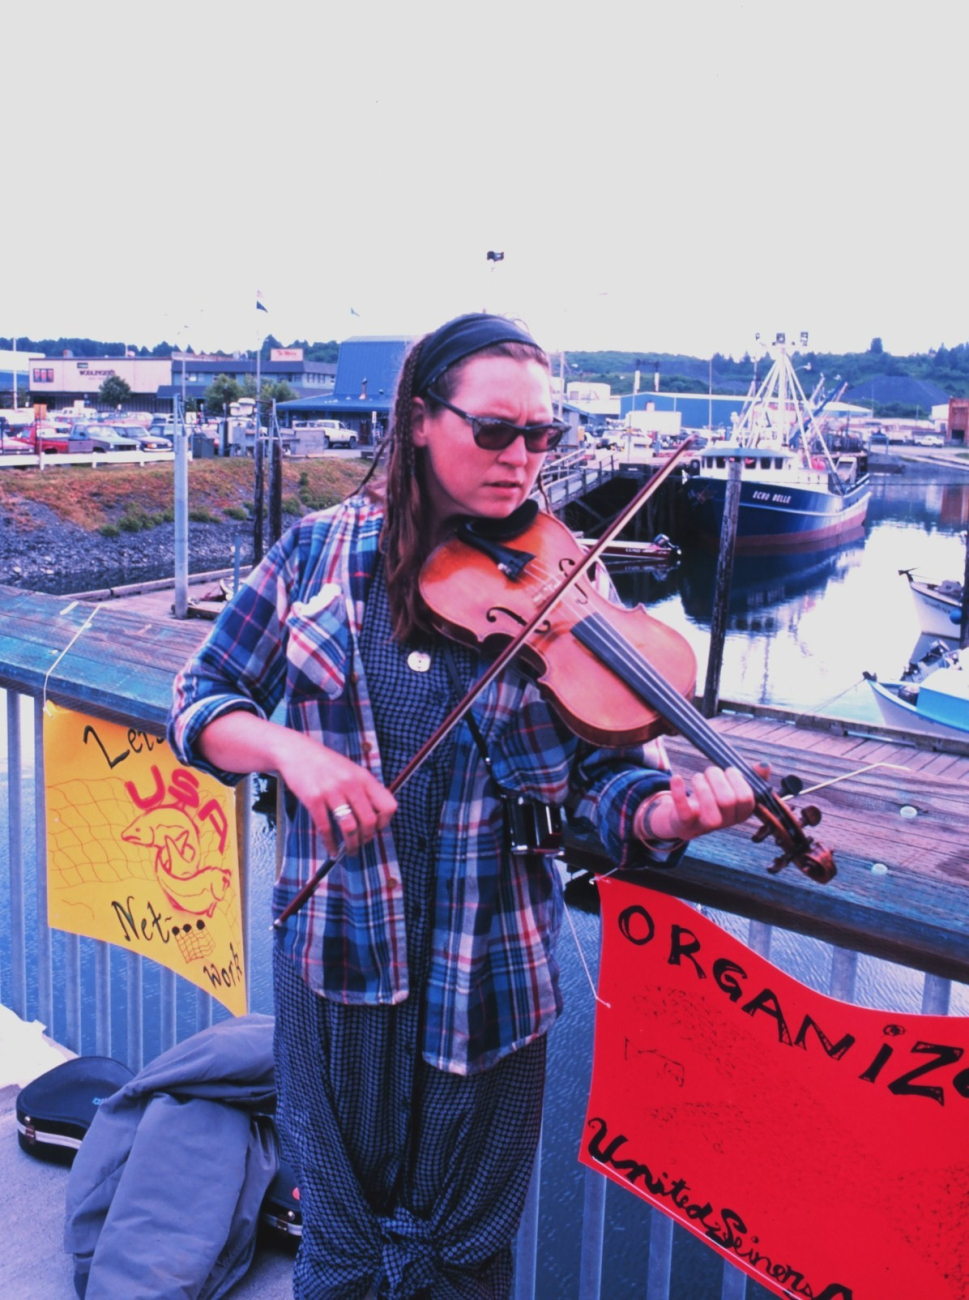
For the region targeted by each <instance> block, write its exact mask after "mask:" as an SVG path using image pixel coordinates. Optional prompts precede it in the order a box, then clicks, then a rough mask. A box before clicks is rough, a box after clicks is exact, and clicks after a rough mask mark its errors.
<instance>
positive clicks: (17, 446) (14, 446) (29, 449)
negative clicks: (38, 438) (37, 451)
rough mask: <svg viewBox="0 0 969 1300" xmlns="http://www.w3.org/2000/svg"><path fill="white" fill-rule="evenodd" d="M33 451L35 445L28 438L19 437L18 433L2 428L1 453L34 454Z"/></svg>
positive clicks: (5, 454)
mask: <svg viewBox="0 0 969 1300" xmlns="http://www.w3.org/2000/svg"><path fill="white" fill-rule="evenodd" d="M33 453H34V448H33V445H32V444H31V443H29V442H28V441H27V440H26V438H18V437H17V435H16V434H13V433H7V432H6V431H5V430H0V455H3V456H32V455H33Z"/></svg>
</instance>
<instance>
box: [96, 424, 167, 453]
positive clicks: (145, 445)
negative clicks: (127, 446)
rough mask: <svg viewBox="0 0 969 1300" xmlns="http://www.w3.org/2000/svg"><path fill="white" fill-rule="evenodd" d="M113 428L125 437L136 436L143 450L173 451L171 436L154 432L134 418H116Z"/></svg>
mask: <svg viewBox="0 0 969 1300" xmlns="http://www.w3.org/2000/svg"><path fill="white" fill-rule="evenodd" d="M111 428H112V429H117V431H118V432H119V433H120V434H121V435H122V437H124V438H134V440H135V441H136V442H137V444H138V446H139V447H140V448H141V450H142V451H171V449H172V439H171V437H167V438H166V437H164V436H163V435H162V434H161V433H158V432H153V431H152V430H151V429H150V428H147V427H146V426H145V425H144V424H140V423H135V422H134V421H133V420H116V421H115V422H114V423H113V424H112V425H111Z"/></svg>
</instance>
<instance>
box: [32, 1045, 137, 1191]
mask: <svg viewBox="0 0 969 1300" xmlns="http://www.w3.org/2000/svg"><path fill="white" fill-rule="evenodd" d="M133 1078H134V1074H133V1072H132V1071H131V1070H129V1069H128V1067H127V1066H126V1065H122V1064H121V1062H120V1061H115V1060H113V1059H112V1058H111V1057H110V1056H76V1057H74V1058H73V1060H70V1061H64V1062H63V1063H62V1064H61V1065H55V1066H54V1068H53V1070H48V1071H47V1072H46V1074H41V1075H39V1076H38V1077H37V1078H36V1079H34V1081H33V1082H32V1083H28V1084H27V1085H26V1087H24V1088H21V1090H20V1093H19V1094H18V1096H17V1140H18V1142H19V1143H20V1146H21V1148H22V1149H23V1150H24V1151H26V1152H27V1154H28V1155H32V1156H36V1157H37V1158H38V1159H39V1160H48V1161H50V1162H52V1163H53V1164H58V1165H70V1164H73V1162H74V1156H75V1154H76V1152H77V1149H78V1147H79V1146H80V1145H81V1141H82V1139H83V1137H84V1135H85V1133H86V1132H87V1131H88V1129H89V1128H90V1127H91V1124H92V1123H93V1121H94V1116H95V1115H96V1114H97V1111H98V1106H100V1104H101V1102H102V1101H104V1100H105V1099H106V1098H107V1097H110V1096H111V1094H112V1093H113V1092H117V1091H118V1089H119V1088H123V1087H124V1085H125V1084H126V1083H128V1082H129V1080H130V1079H133Z"/></svg>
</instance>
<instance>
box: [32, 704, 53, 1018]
mask: <svg viewBox="0 0 969 1300" xmlns="http://www.w3.org/2000/svg"><path fill="white" fill-rule="evenodd" d="M34 855H35V856H34V882H35V886H36V891H37V1015H38V1018H39V1019H40V1021H41V1024H43V1025H44V1027H45V1028H46V1030H47V1032H48V1034H51V1035H53V1032H54V977H53V972H52V967H51V939H50V926H49V925H48V924H47V784H46V779H45V768H44V700H43V697H42V696H40V695H37V696H35V697H34Z"/></svg>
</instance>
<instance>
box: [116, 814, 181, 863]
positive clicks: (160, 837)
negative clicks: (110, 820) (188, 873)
mask: <svg viewBox="0 0 969 1300" xmlns="http://www.w3.org/2000/svg"><path fill="white" fill-rule="evenodd" d="M121 838H122V839H123V840H124V841H125V843H126V844H137V845H139V846H140V847H141V848H146V849H154V850H155V870H156V871H158V870H159V868H162V869H163V870H168V871H170V870H171V856H170V853H169V850H168V848H167V847H166V846H167V845H168V844H173V845H174V846H175V847H176V850H177V852H178V855H179V857H180V858H181V859H183V860H184V861H186V862H189V863H193V862H198V857H199V833H198V827H197V826H196V825H195V823H194V822H193V821H192V819H191V817H189V815H188V813H187V812H183V810H182V809H181V808H176V807H173V806H172V805H171V804H167V805H164V806H162V807H161V808H152V809H151V810H150V811H149V812H143V813H140V814H139V815H138V816H137V817H136V818H135V819H134V821H133V822H130V823H129V824H128V825H127V826H126V827H125V828H124V830H123V831H122V832H121Z"/></svg>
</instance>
